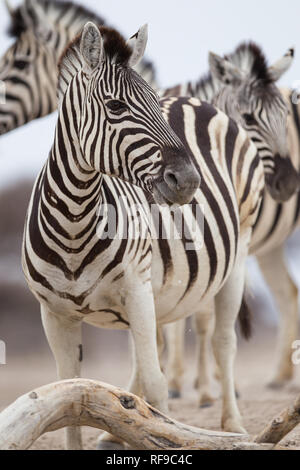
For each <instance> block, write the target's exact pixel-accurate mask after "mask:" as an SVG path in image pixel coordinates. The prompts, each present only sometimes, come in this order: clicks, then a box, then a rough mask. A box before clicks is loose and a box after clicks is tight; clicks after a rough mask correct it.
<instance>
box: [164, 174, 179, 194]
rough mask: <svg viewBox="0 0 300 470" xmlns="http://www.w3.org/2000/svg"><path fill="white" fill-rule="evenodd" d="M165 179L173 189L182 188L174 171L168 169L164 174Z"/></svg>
mask: <svg viewBox="0 0 300 470" xmlns="http://www.w3.org/2000/svg"><path fill="white" fill-rule="evenodd" d="M164 180H165V182H166V183H167V185H168V186H170V187H171V188H172V189H180V185H179V183H178V179H177V177H176V175H175V173H174V172H173V171H171V170H166V171H165V174H164Z"/></svg>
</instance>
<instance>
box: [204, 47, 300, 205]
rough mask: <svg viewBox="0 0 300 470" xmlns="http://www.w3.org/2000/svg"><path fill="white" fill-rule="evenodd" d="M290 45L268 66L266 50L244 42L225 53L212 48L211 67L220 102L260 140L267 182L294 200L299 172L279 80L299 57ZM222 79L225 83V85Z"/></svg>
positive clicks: (275, 193)
mask: <svg viewBox="0 0 300 470" xmlns="http://www.w3.org/2000/svg"><path fill="white" fill-rule="evenodd" d="M293 57H294V50H293V49H290V50H289V51H288V52H287V54H285V55H284V56H283V57H282V58H281V59H280V60H278V61H277V62H276V63H275V64H274V65H273V66H271V67H268V66H267V64H266V60H265V57H264V55H263V53H262V51H261V49H260V48H259V47H258V46H257V45H256V44H254V43H247V44H242V45H241V46H239V47H238V48H237V49H236V51H235V52H234V53H233V54H231V55H229V56H225V58H222V57H219V56H217V55H216V54H213V53H210V56H209V62H210V70H211V75H212V79H213V81H214V83H217V84H219V86H218V85H217V87H218V88H219V89H220V91H219V92H218V93H217V95H216V97H215V99H214V104H215V105H216V106H218V107H219V108H221V109H222V110H223V111H225V113H227V114H228V115H229V116H230V117H231V118H233V119H234V120H235V121H236V122H238V123H239V124H241V125H242V126H243V127H244V128H245V130H246V131H247V132H248V134H249V136H250V138H251V139H252V140H253V142H254V143H255V144H256V147H257V149H258V153H259V155H260V157H261V159H262V161H263V164H264V168H265V180H266V186H267V188H268V191H269V193H270V194H271V196H272V197H273V199H275V200H278V201H286V200H288V199H289V198H290V197H291V196H292V195H293V194H294V193H295V192H297V191H298V190H299V183H300V179H299V175H298V173H297V172H296V170H295V168H294V167H293V164H292V162H291V160H290V156H289V155H288V144H287V117H288V107H287V104H286V102H285V101H284V99H283V97H282V95H281V93H280V90H279V89H278V87H277V86H276V82H277V80H278V79H279V78H280V77H281V76H282V75H283V74H284V73H285V72H286V71H287V70H288V68H289V67H290V66H291V64H292V62H293ZM220 84H221V85H220Z"/></svg>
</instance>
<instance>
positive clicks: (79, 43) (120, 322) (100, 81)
mask: <svg viewBox="0 0 300 470" xmlns="http://www.w3.org/2000/svg"><path fill="white" fill-rule="evenodd" d="M146 41H147V30H146V27H142V28H140V30H139V31H138V33H137V34H135V35H134V36H133V37H132V38H131V39H130V40H129V41H128V42H127V43H125V41H124V40H123V38H122V37H121V36H120V35H119V34H118V33H117V32H116V31H114V30H111V29H109V28H105V27H101V28H100V29H99V28H98V26H96V25H95V24H93V23H91V22H89V23H87V24H86V25H85V27H84V29H83V32H82V34H80V35H79V36H78V37H76V39H75V40H73V42H71V44H70V46H69V47H68V48H67V49H66V51H65V52H64V54H63V56H62V58H61V60H60V65H59V79H58V83H59V84H58V90H59V103H60V105H59V114H58V121H57V126H56V132H55V137H54V143H53V146H52V149H51V151H50V154H49V157H48V159H47V161H46V163H45V165H44V167H43V169H42V170H41V172H40V174H39V176H38V178H37V180H36V183H35V185H34V188H33V192H32V196H31V199H30V203H29V207H28V213H27V217H26V221H25V229H24V240H23V250H22V253H23V254H22V266H23V271H24V274H25V278H26V280H27V283H28V286H29V288H30V290H31V291H32V293H33V294H34V295H35V297H36V298H37V299H38V301H39V302H40V305H41V316H42V323H43V326H44V329H45V332H46V336H47V338H48V342H49V344H50V347H51V349H52V351H53V354H54V356H55V360H56V363H57V369H58V376H59V378H60V379H66V378H72V377H74V376H79V375H80V363H81V360H82V342H81V324H82V322H87V323H90V324H92V325H94V326H98V327H104V328H113V329H126V328H129V327H130V330H131V333H132V337H133V343H134V354H135V357H136V361H135V365H136V370H135V371H134V374H133V377H132V381H131V390H136V389H137V388H140V390H141V391H142V393H143V394H144V396H145V398H146V399H147V401H148V402H149V403H150V404H151V405H153V406H155V407H156V408H157V409H158V410H159V411H157V413H159V412H166V411H167V399H168V393H167V383H166V381H165V378H164V376H163V374H162V372H161V369H160V364H159V359H158V353H157V342H156V325H160V324H164V323H168V322H171V321H175V320H177V319H180V318H182V317H183V316H185V315H186V312H189V311H191V310H193V309H195V306H196V305H199V303H201V302H203V303H205V302H207V301H209V299H210V298H215V299H216V333H215V337H214V346H215V352H216V356H217V357H218V360H219V364H220V370H221V373H222V384H223V392H224V406H223V413H222V426H223V428H224V429H225V430H227V431H236V432H245V430H244V428H243V425H242V419H241V416H240V412H239V410H238V407H237V403H236V397H235V394H234V383H233V382H234V381H233V362H234V355H235V349H236V338H235V332H234V324H235V320H236V317H237V315H238V312H239V308H240V305H241V299H242V294H243V289H244V271H245V260H246V257H247V254H248V245H249V241H250V237H251V233H252V227H253V225H254V223H255V220H256V217H257V212H258V211H259V206H260V202H261V194H262V191H263V188H264V170H263V166H262V163H261V160H260V158H259V156H258V154H257V150H256V147H255V145H254V144H253V143H252V142H251V140H250V139H249V138H248V136H247V133H246V132H245V131H244V130H243V129H242V128H240V127H239V126H238V125H237V124H236V123H235V122H234V121H232V120H230V119H229V118H228V117H227V116H226V115H225V114H224V113H222V112H221V111H220V110H218V109H216V108H214V107H212V106H211V105H209V104H206V103H201V102H200V101H199V100H197V99H194V98H166V99H165V100H163V101H162V102H161V103H159V99H158V96H157V94H156V93H155V92H154V91H153V90H152V89H151V87H150V86H149V85H148V84H147V83H146V82H145V81H144V80H143V79H142V78H141V77H140V76H139V75H138V74H137V73H136V72H135V71H134V70H133V69H132V67H133V66H134V65H135V64H136V63H137V62H138V61H139V60H140V59H141V57H142V56H143V54H144V50H145V46H146ZM200 180H201V185H200ZM199 185H200V188H199ZM156 203H158V205H156ZM188 203H189V204H188ZM136 204H137V205H138V207H139V210H138V212H139V215H140V217H139V220H138V221H137V220H136V217H135V216H134V215H133V206H134V205H136ZM153 205H154V207H156V209H158V215H155V213H154V212H153ZM178 206H179V207H178ZM109 208H113V210H114V212H115V217H114V221H115V223H116V226H117V229H118V228H120V230H121V233H123V231H124V227H125V228H126V230H125V232H124V233H125V235H124V236H120V237H117V236H112V237H107V231H108V227H109V224H110V222H111V216H110V211H109ZM199 211H200V215H201V214H202V216H203V217H199V218H198V216H197V214H198V213H199ZM203 212H205V214H204V213H203ZM154 219H156V220H158V224H155V223H154V224H153V221H154ZM180 220H181V221H184V225H185V229H186V230H184V232H182V233H181V236H180V237H177V236H175V235H176V234H178V233H180V224H179V221H180ZM201 221H203V224H202V223H201ZM157 225H158V226H157ZM169 225H170V227H171V230H170V233H171V236H170V237H166V236H164V235H163V232H165V231H166V232H167V226H168V227H169ZM153 226H154V228H153ZM143 228H144V229H143ZM113 233H114V234H116V233H118V230H116V231H115V232H113ZM131 233H134V234H135V235H136V236H134V237H132V236H126V235H127V234H131ZM172 234H175V235H172ZM199 240H200V245H198V243H199ZM201 242H202V245H201ZM199 246H201V247H202V248H201V249H198V248H199ZM200 266H201V269H199V267H200ZM221 312H222V314H221ZM110 431H112V432H113V430H110ZM106 438H107V439H106V441H105V440H104V441H103V447H104V448H105V446H107V442H109V441H111V439H112V438H111V436H108V437H107V436H106ZM80 445H81V441H80V434H79V431H78V430H74V429H69V430H68V431H67V446H68V448H79V447H80ZM174 445H175V443H174ZM103 447H102V448H103Z"/></svg>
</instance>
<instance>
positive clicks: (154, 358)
mask: <svg viewBox="0 0 300 470" xmlns="http://www.w3.org/2000/svg"><path fill="white" fill-rule="evenodd" d="M147 287H148V289H147V290H146V288H147ZM127 292H128V295H127V297H126V311H127V315H128V319H129V323H130V329H131V332H132V338H133V348H132V352H133V358H134V360H133V366H134V368H135V369H134V371H133V376H132V379H131V384H130V391H132V392H133V391H134V392H136V391H138V392H139V393H141V391H142V392H143V395H144V396H145V399H146V400H147V401H148V403H150V404H151V405H152V406H154V407H155V408H157V409H158V410H160V411H162V412H163V413H167V412H168V389H167V381H166V379H165V377H164V375H163V374H162V372H161V369H160V364H159V357H158V348H157V330H156V318H155V308H154V299H153V294H152V286H151V285H150V286H149V285H142V286H137V285H135V286H134V287H133V286H129V287H128V290H127ZM121 446H122V447H121ZM97 447H98V449H100V450H118V449H120V448H123V445H122V442H121V441H120V440H119V439H117V438H115V437H114V436H112V435H110V434H108V433H103V434H102V435H101V436H100V439H99V441H98V445H97Z"/></svg>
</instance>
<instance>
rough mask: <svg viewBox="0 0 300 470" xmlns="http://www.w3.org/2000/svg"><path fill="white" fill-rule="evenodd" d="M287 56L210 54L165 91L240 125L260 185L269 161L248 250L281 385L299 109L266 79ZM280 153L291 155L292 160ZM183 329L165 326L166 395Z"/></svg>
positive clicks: (252, 48) (178, 365)
mask: <svg viewBox="0 0 300 470" xmlns="http://www.w3.org/2000/svg"><path fill="white" fill-rule="evenodd" d="M293 56H294V53H293V50H290V51H289V52H288V53H287V54H286V55H285V56H284V57H283V58H282V59H281V60H279V61H278V62H277V63H276V64H274V65H273V66H272V67H269V68H268V67H267V66H266V60H265V57H264V56H263V54H262V51H261V50H260V49H259V47H258V46H256V45H255V44H253V43H249V44H242V45H241V46H239V47H238V48H237V49H236V51H235V52H234V53H233V54H230V55H229V56H226V58H224V59H223V58H221V57H219V56H217V55H215V54H210V70H211V74H210V75H208V76H207V77H205V78H204V79H200V80H199V81H198V82H197V83H196V84H187V85H182V86H181V87H175V88H173V89H170V90H168V91H167V92H166V94H167V95H168V94H171V95H173V94H178V95H180V94H186V93H188V94H190V95H191V96H197V97H200V98H202V99H205V100H207V101H209V102H211V103H213V104H215V105H216V106H218V107H219V108H220V109H222V110H223V111H225V112H226V113H227V114H228V115H229V116H230V117H232V118H233V119H235V120H236V121H237V122H238V123H240V124H241V125H242V126H243V127H244V128H245V129H246V130H247V132H248V135H249V136H250V137H251V138H252V140H253V142H255V144H256V146H257V148H258V151H259V155H260V156H261V158H262V160H263V162H264V166H265V174H266V182H267V184H268V183H270V174H269V172H270V167H271V166H273V164H274V163H275V172H274V175H275V177H274V178H273V183H272V182H271V185H270V184H269V188H268V189H269V191H267V190H265V193H264V197H263V203H262V206H261V209H260V211H259V215H258V220H257V222H256V224H255V226H254V232H253V237H252V241H251V248H250V253H252V254H255V255H256V258H257V260H258V263H259V266H260V268H261V270H262V273H263V275H264V277H265V280H266V281H267V283H268V285H269V286H270V288H271V291H272V293H273V294H274V296H275V299H276V302H277V305H278V307H279V310H280V312H281V314H282V316H281V323H280V327H279V350H278V363H277V367H276V370H275V374H274V376H273V378H272V379H271V382H270V385H271V386H273V387H279V386H282V385H283V384H284V383H286V381H287V380H289V379H291V378H292V376H293V364H292V361H291V354H292V352H293V351H292V344H293V342H294V341H295V340H296V339H297V337H298V289H297V287H296V285H295V283H294V281H293V280H292V278H291V276H290V275H289V272H288V268H287V266H286V262H285V256H284V243H285V241H286V239H287V238H288V237H289V236H290V235H291V233H292V232H293V231H294V230H295V228H296V227H297V226H298V224H299V220H300V195H299V193H298V194H294V195H292V194H293V193H294V192H295V191H296V190H298V188H299V170H300V107H299V105H298V106H297V105H296V104H293V102H292V96H294V95H295V93H294V92H293V91H291V90H286V89H280V91H279V90H278V89H276V87H275V85H274V83H275V81H276V80H278V79H279V78H280V77H281V76H282V74H283V73H284V72H285V71H286V70H287V69H288V68H289V66H290V65H291V63H292V60H293ZM287 114H289V115H288V117H287V118H286V116H287ZM286 119H287V135H286ZM274 156H275V157H274ZM287 156H290V157H291V161H292V164H293V166H292V165H291V163H290V161H289V160H288V159H287ZM273 162H274V163H273ZM295 169H296V170H297V172H296V171H295ZM278 177H280V178H281V183H279V182H278V180H277V178H278ZM268 192H270V194H271V195H270V194H269V193H268ZM271 196H272V197H271ZM289 197H290V198H289ZM288 198H289V199H288ZM275 199H279V201H280V200H281V201H284V202H277V201H276V200H275ZM212 311H213V305H210V306H208V307H207V309H206V312H204V311H202V312H201V314H200V313H199V315H198V316H197V318H196V330H197V336H198V356H199V359H198V385H199V401H200V404H201V405H206V404H210V403H211V402H212V396H211V393H210V377H209V370H210V367H209V354H208V348H209V344H210V341H209V338H210V336H211V332H212V329H213V326H212V325H211V321H212V320H211V319H212V314H211V312H212ZM183 335H184V323H183V322H182V323H178V324H177V325H172V326H170V327H169V331H168V333H167V337H168V338H169V339H168V340H167V342H168V349H169V355H168V360H169V365H168V369H169V377H170V389H171V395H172V396H178V395H179V394H180V388H181V381H182V379H181V377H182V374H183V371H184V366H183V362H182V361H183V355H184V353H183V349H184V346H183Z"/></svg>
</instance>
